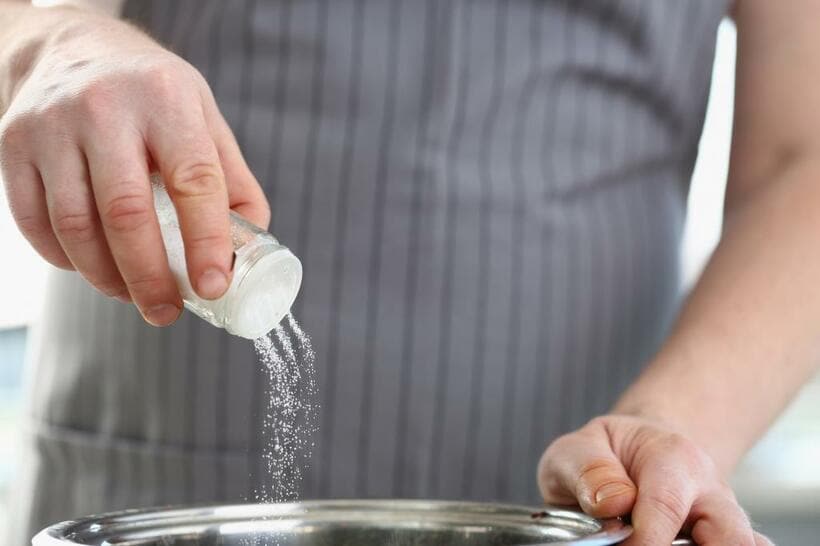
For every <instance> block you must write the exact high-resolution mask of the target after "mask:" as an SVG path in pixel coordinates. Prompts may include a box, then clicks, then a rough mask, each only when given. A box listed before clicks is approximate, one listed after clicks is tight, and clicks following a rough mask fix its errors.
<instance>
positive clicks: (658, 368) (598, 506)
mask: <svg viewBox="0 0 820 546" xmlns="http://www.w3.org/2000/svg"><path fill="white" fill-rule="evenodd" d="M734 10H735V11H734V14H733V15H734V17H735V19H736V22H737V25H738V38H739V43H738V56H739V57H738V69H737V70H738V73H737V98H736V116H735V117H736V119H735V132H734V139H733V146H732V159H731V167H730V175H729V185H728V190H727V196H726V205H725V209H726V215H725V227H724V234H723V238H722V240H721V243H720V245H719V246H718V249H717V250H716V252H715V254H714V256H713V258H712V260H711V261H710V263H709V265H708V267H707V268H706V271H705V272H704V275H703V277H702V278H701V280H700V281H699V283H698V285H697V286H696V288H695V289H694V291H693V292H692V294H691V295H690V297H689V298H688V301H687V303H686V305H685V306H684V309H683V310H682V313H681V315H680V317H679V319H678V321H677V324H676V326H675V328H674V329H673V332H672V333H671V335H670V337H669V339H668V340H667V342H666V343H665V345H664V346H663V348H662V349H661V350H660V351H659V353H658V354H657V356H656V357H655V358H654V359H653V361H652V362H651V363H650V365H649V366H648V368H647V369H646V371H645V373H644V374H642V375H641V377H640V378H639V379H638V380H637V381H636V383H635V384H634V385H632V387H630V388H629V389H628V390H627V392H626V393H624V395H623V396H622V398H621V399H620V401H619V402H618V403H617V404H616V406H615V407H614V408H613V409H612V411H611V413H610V414H609V415H605V416H602V417H598V418H596V419H594V420H592V421H591V422H590V423H589V424H587V425H586V426H584V427H583V428H581V429H580V430H578V431H575V432H572V433H570V434H567V435H565V436H563V437H561V438H559V439H558V440H556V441H555V442H554V443H552V444H551V445H550V446H549V447H548V448H547V449H546V451H545V453H544V455H543V457H542V459H541V461H540V464H539V466H538V477H537V479H538V484H539V487H540V489H541V492H542V494H543V496H544V500H545V501H546V502H549V503H556V504H574V503H578V504H580V506H581V507H582V508H583V509H584V510H585V511H586V512H588V513H590V514H593V515H595V516H600V517H610V516H616V515H622V514H627V513H631V514H632V521H633V524H634V527H635V534H634V535H633V537H631V539H630V540H629V542H628V543H627V544H629V545H631V546H638V545H641V546H644V545H645V546H650V545H651V546H657V545H659V544H669V543H671V542H672V540H673V538H674V536H675V535H676V534H677V532H678V531H679V530H680V529H681V528H684V529H687V530H689V531H690V532H691V534H692V536H693V537H694V538H695V540H696V541H697V542H698V543H699V544H701V545H707V546H712V545H715V546H716V545H727V544H731V545H744V546H745V545H753V544H756V545H763V544H769V541H768V540H767V539H765V538H764V537H762V536H761V535H759V534H757V533H755V532H754V531H753V530H752V528H751V525H750V523H749V520H748V518H747V517H746V515H745V514H744V513H743V511H742V510H741V508H740V507H739V506H738V504H737V501H736V499H735V498H734V495H733V494H732V491H731V489H730V488H729V486H728V485H727V482H726V478H727V476H728V475H729V474H730V473H731V471H732V469H733V468H734V466H735V465H736V463H737V461H738V460H739V459H740V457H741V456H742V455H743V453H745V452H746V451H747V450H748V448H749V447H750V446H751V445H752V444H753V443H754V442H755V440H756V439H757V438H758V437H759V436H760V435H761V434H762V433H763V432H764V431H765V429H766V428H767V427H768V426H769V424H770V423H771V421H772V420H773V419H774V418H775V417H776V416H777V415H778V414H779V413H780V412H781V411H782V409H783V408H784V407H785V405H786V404H787V403H788V401H789V400H790V399H791V398H792V397H793V396H794V394H795V393H796V391H797V390H798V389H799V388H800V386H801V385H803V384H804V383H805V382H806V381H808V380H809V378H810V377H811V376H812V375H813V373H814V372H815V370H816V367H817V362H816V360H817V356H816V355H818V354H820V336H818V335H817V331H816V326H815V325H816V324H820V289H818V288H817V282H816V281H817V279H818V278H820V255H818V253H817V252H816V249H817V248H820V185H818V184H817V183H816V180H817V179H818V178H820V160H818V151H819V150H820V142H818V137H817V136H816V133H817V131H816V127H818V126H820V119H815V118H818V117H820V91H818V89H819V88H818V85H817V84H818V81H817V79H818V77H819V76H820V58H818V57H817V56H816V55H815V51H816V49H817V45H818V44H817V41H818V38H816V37H815V36H817V33H816V31H815V29H814V28H813V27H814V25H813V21H817V20H818V18H820V6H818V5H816V4H814V3H813V2H809V1H808V0H794V1H793V2H789V3H785V4H784V3H780V2H771V1H770V0H739V1H738V2H737V4H736V5H735V7H734ZM0 112H4V114H3V117H2V118H0V167H2V175H3V178H4V181H5V187H6V192H7V194H8V198H9V203H10V205H11V208H12V213H13V214H14V217H15V220H16V221H17V224H18V226H19V227H20V229H21V231H22V232H23V234H24V235H25V236H26V237H27V238H28V240H29V241H30V242H31V244H32V245H33V246H34V248H35V249H36V250H37V251H38V252H39V253H40V254H41V255H42V256H43V257H44V258H45V259H46V260H48V261H49V262H51V263H52V264H54V265H56V266H58V267H63V268H69V269H71V268H73V269H77V270H78V271H79V272H80V273H81V274H82V275H83V276H84V277H85V278H86V279H88V281H89V282H90V283H91V284H93V285H94V286H96V287H97V288H98V289H100V290H101V291H102V292H103V293H105V294H108V295H111V296H115V297H119V298H121V299H125V300H133V301H134V302H135V303H136V305H137V306H138V307H139V308H140V310H141V311H142V313H143V315H144V316H145V317H146V319H147V320H149V322H151V323H153V324H157V325H163V324H167V323H169V322H171V321H173V320H174V319H175V318H176V316H177V315H178V313H179V310H180V300H179V294H178V293H177V290H176V287H175V284H174V281H173V279H172V277H171V274H170V272H169V271H168V267H167V263H166V261H165V256H164V251H163V249H162V245H161V240H160V236H159V227H158V225H157V221H156V218H155V216H154V212H153V208H152V206H151V193H150V188H149V185H148V173H149V171H150V170H151V169H154V168H157V169H159V170H160V171H161V173H162V174H163V176H164V178H165V180H166V184H167V185H168V188H169V193H170V195H171V197H172V199H173V200H174V202H175V204H176V207H177V209H178V212H179V216H180V218H181V224H182V232H183V238H184V240H185V246H186V258H187V260H188V264H189V273H190V276H191V279H192V284H193V286H194V287H195V288H196V290H197V292H198V293H199V294H200V295H202V296H204V297H217V296H219V295H220V294H221V293H222V292H223V291H224V289H225V287H226V286H227V284H226V281H227V279H228V277H229V275H230V255H231V252H230V250H231V249H230V241H229V238H228V209H229V207H230V208H233V209H234V210H237V211H238V212H239V213H240V214H243V215H244V216H246V217H248V218H250V219H251V220H253V221H255V222H256V223H258V224H259V225H266V224H267V222H268V219H269V213H268V208H267V203H266V202H265V199H264V196H263V194H262V192H261V190H260V188H259V186H258V184H257V182H256V181H255V179H254V178H253V175H251V173H250V172H249V171H248V168H247V166H246V165H245V162H244V160H243V159H242V156H241V153H240V152H239V150H238V147H237V145H236V142H235V140H234V138H233V136H232V135H231V132H230V130H229V129H228V127H227V125H226V124H225V122H224V120H223V118H222V116H221V115H220V114H219V112H218V109H217V107H216V105H215V103H214V100H213V97H212V95H211V92H210V90H209V89H208V86H207V84H206V83H205V82H204V80H203V79H202V77H201V76H200V75H199V74H198V73H197V72H196V70H195V69H193V68H192V67H191V66H190V65H188V64H187V63H186V62H185V61H183V60H182V59H180V58H178V57H176V56H175V55H173V54H172V53H170V52H168V51H167V50H165V49H163V48H162V47H161V46H159V45H158V44H156V43H155V42H153V41H152V40H150V39H149V38H148V37H146V36H144V35H143V34H141V33H140V32H138V31H137V30H135V29H133V28H132V27H130V26H128V25H126V24H124V23H121V22H117V21H114V20H111V19H109V18H105V17H102V16H96V15H91V14H88V13H85V12H82V11H79V10H71V9H49V10H36V11H35V10H34V9H32V8H30V7H27V6H25V5H21V4H17V3H13V2H0ZM209 270H215V271H216V276H211V279H212V280H211V281H207V282H204V281H203V276H204V275H205V273H206V272H207V271H209ZM220 276H222V278H223V280H222V282H219V277H220ZM160 306H170V308H169V307H164V308H163V307H160Z"/></svg>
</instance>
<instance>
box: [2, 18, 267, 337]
mask: <svg viewBox="0 0 820 546" xmlns="http://www.w3.org/2000/svg"><path fill="white" fill-rule="evenodd" d="M65 18H66V19H68V20H69V24H67V25H66V26H65V27H63V28H62V30H61V31H60V32H59V34H58V36H57V37H56V38H55V37H52V38H51V39H49V40H44V43H45V45H44V46H43V48H42V50H41V51H40V53H39V55H38V56H37V58H36V60H34V61H33V62H32V65H31V68H30V70H29V73H28V74H27V77H26V78H25V79H24V80H22V79H21V81H20V82H17V86H16V87H17V89H16V92H15V93H14V95H13V97H12V98H11V100H10V102H9V105H8V109H7V111H6V112H5V114H4V115H3V117H2V118H0V174H2V178H3V180H4V184H5V188H6V193H7V196H8V201H9V205H10V208H11V212H12V215H13V216H14V219H15V222H16V223H17V226H18V227H19V228H20V231H21V232H22V233H23V235H24V236H25V237H26V239H28V241H29V242H30V243H31V245H32V246H33V247H34V248H35V249H36V250H37V252H38V253H39V254H40V255H42V256H43V257H44V258H45V259H46V260H48V261H49V262H50V263H52V264H53V265H55V266H57V267H60V268H63V269H76V270H77V271H78V272H79V273H81V274H82V275H83V277H85V279H87V280H88V282H90V283H91V284H92V285H94V286H95V287H96V288H97V289H98V290H100V291H101V292H103V293H104V294H107V295H109V296H112V297H116V298H118V299H120V300H122V301H133V302H134V303H135V304H136V305H137V306H138V307H139V309H140V312H141V313H142V315H143V317H145V319H146V320H147V321H148V322H150V323H151V324H154V325H156V326H164V325H167V324H170V323H172V322H173V321H174V320H176V318H177V317H178V316H179V313H180V312H181V309H182V302H181V298H180V295H179V291H178V289H177V285H176V282H175V281H174V278H173V276H172V274H171V271H170V269H169V266H168V261H167V257H166V255H165V249H164V246H163V242H162V238H161V234H160V228H159V224H158V221H157V218H156V214H155V212H154V207H153V196H152V190H151V186H150V183H149V173H150V172H152V171H153V170H157V171H159V172H160V173H161V175H162V176H163V178H164V180H165V184H166V187H167V189H168V193H169V195H170V196H171V199H172V200H173V202H174V205H175V207H176V209H177V213H178V216H179V221H180V229H181V232H182V237H183V241H184V244H185V257H186V261H187V263H188V274H189V276H190V279H191V285H192V286H193V287H194V289H195V290H196V292H197V293H198V294H199V295H200V296H201V297H203V298H207V299H214V298H217V297H219V296H221V295H222V294H223V293H224V292H225V290H226V289H227V287H228V285H229V283H230V279H231V274H232V272H231V265H232V253H233V247H232V244H231V239H230V225H229V209H233V210H236V211H237V212H238V213H239V214H241V215H242V216H244V217H246V218H248V219H249V220H250V221H252V222H254V223H256V224H258V225H260V226H263V227H265V226H267V223H268V221H269V219H270V213H269V209H268V204H267V201H266V200H265V197H264V193H263V192H262V189H261V188H260V187H259V184H258V183H257V181H256V179H255V178H254V176H253V175H252V174H251V172H250V170H249V169H248V166H247V165H246V163H245V161H244V159H243V157H242V154H241V152H240V150H239V147H238V145H237V143H236V140H235V138H234V136H233V134H232V132H231V130H230V129H229V127H228V125H227V123H226V122H225V120H224V118H223V117H222V115H221V114H220V112H219V110H218V108H217V105H216V102H215V101H214V98H213V95H212V93H211V91H210V89H209V87H208V84H207V83H206V82H205V80H204V78H203V77H202V76H201V75H200V74H199V72H198V71H197V70H196V69H195V68H194V67H192V66H191V65H190V64H188V63H187V62H185V61H184V60H183V59H181V58H179V57H178V56H176V55H174V54H173V53H171V52H169V51H168V50H166V49H164V48H163V47H161V46H160V45H159V44H157V43H156V42H154V41H153V40H151V39H150V38H148V37H147V36H145V35H144V34H142V33H141V32H139V31H137V30H136V29H134V28H132V27H130V26H129V25H127V24H125V23H121V22H118V21H113V20H110V19H107V18H105V19H104V18H102V17H98V16H92V15H89V14H84V13H82V12H80V11H77V10H65ZM226 180H229V181H230V183H229V184H226Z"/></svg>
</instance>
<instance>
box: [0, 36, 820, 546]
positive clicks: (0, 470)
mask: <svg viewBox="0 0 820 546" xmlns="http://www.w3.org/2000/svg"><path fill="white" fill-rule="evenodd" d="M734 63H735V30H734V26H733V25H732V24H731V23H730V22H724V23H723V24H722V25H721V26H720V29H719V30H718V47H717V53H716V55H715V64H714V73H713V80H712V90H711V95H710V99H709V108H708V111H707V115H706V126H705V129H704V133H703V136H702V138H701V142H700V153H699V156H698V162H697V165H696V167H695V171H694V176H693V180H692V189H691V193H690V197H689V212H688V217H687V224H686V228H685V233H684V244H683V247H682V260H681V267H682V268H683V278H684V287H683V289H688V288H689V287H690V286H691V285H692V283H693V282H694V281H695V280H696V279H697V277H698V275H699V273H700V271H701V269H702V267H703V264H704V263H705V261H706V260H707V259H708V257H709V255H710V254H711V252H712V250H713V249H714V247H715V244H716V243H717V240H718V237H719V234H720V227H721V215H722V202H723V192H724V188H725V181H726V172H727V167H728V158H729V139H730V136H731V122H732V97H733V88H734ZM0 199H2V204H1V205H0V248H2V249H3V253H4V255H5V256H6V257H7V260H9V261H7V262H6V263H7V264H9V263H12V264H13V266H9V265H7V266H6V267H4V268H0V301H1V302H2V305H0V529H2V528H4V526H5V523H6V518H7V517H8V516H7V513H6V507H7V506H8V504H9V503H11V502H14V500H13V499H11V498H9V496H8V487H9V483H10V479H11V476H12V473H13V472H14V468H15V457H16V449H15V446H16V443H17V436H16V431H17V429H18V427H20V426H24V420H23V415H22V399H23V393H22V388H23V363H24V360H25V353H26V349H25V347H26V330H27V327H28V325H29V324H31V323H32V321H34V320H36V317H37V315H38V314H39V313H40V312H42V309H41V303H42V293H43V287H44V281H45V276H46V271H47V269H46V267H47V266H46V265H45V264H44V262H43V261H42V260H41V259H40V258H39V257H38V256H37V255H36V254H34V252H33V251H32V250H31V249H30V247H29V246H28V244H27V243H26V242H25V241H24V240H23V238H22V237H21V236H20V235H19V233H18V232H17V229H16V228H15V226H14V223H13V222H12V220H11V218H10V215H9V213H8V208H7V206H6V203H5V200H4V198H0ZM818 462H820V379H819V380H816V381H815V382H814V383H813V384H810V385H808V386H807V387H806V388H805V389H804V391H803V393H802V394H801V395H800V396H799V397H798V399H797V400H796V401H795V402H794V404H792V406H791V407H790V408H789V410H788V411H787V412H786V413H785V414H784V415H783V416H782V418H781V419H780V420H779V421H778V422H777V424H776V425H775V426H774V427H773V428H772V430H771V431H770V432H769V434H768V435H767V436H766V437H765V438H764V439H763V440H762V441H761V442H760V443H759V444H758V445H757V447H756V448H755V449H754V450H753V451H752V452H751V453H750V454H749V455H748V457H747V458H746V460H745V461H744V463H743V464H742V466H741V467H740V469H739V470H738V472H737V474H736V475H735V478H734V485H735V487H736V490H737V492H738V496H739V497H740V499H741V502H742V504H743V505H744V506H745V507H746V509H747V510H748V511H749V512H750V513H751V515H752V517H753V519H754V520H755V521H756V522H757V523H758V526H759V527H760V529H761V530H762V531H763V532H764V533H766V534H768V535H770V536H771V537H772V538H773V539H774V540H775V542H776V543H777V544H779V545H781V546H791V545H804V544H817V542H818V537H820V464H818ZM78 515H80V514H78Z"/></svg>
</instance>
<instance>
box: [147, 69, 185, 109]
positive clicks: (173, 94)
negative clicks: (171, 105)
mask: <svg viewBox="0 0 820 546" xmlns="http://www.w3.org/2000/svg"><path fill="white" fill-rule="evenodd" d="M180 73H181V70H180V67H179V65H178V63H176V62H171V61H160V62H154V63H152V64H151V65H149V66H148V67H146V69H145V72H144V75H145V79H144V81H146V82H148V83H147V85H148V88H149V89H150V91H151V94H152V95H153V96H154V97H156V98H159V99H162V100H164V101H168V100H175V99H177V98H179V97H180V96H181V93H182V89H183V85H182V82H181V81H180Z"/></svg>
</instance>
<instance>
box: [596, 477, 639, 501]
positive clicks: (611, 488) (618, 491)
mask: <svg viewBox="0 0 820 546" xmlns="http://www.w3.org/2000/svg"><path fill="white" fill-rule="evenodd" d="M631 492H632V488H631V487H629V486H628V485H626V484H623V483H617V482H616V483H608V484H606V485H604V486H603V487H601V488H599V489H598V491H596V493H595V504H599V503H601V502H603V501H605V500H607V499H611V498H613V497H617V496H620V495H626V494H628V493H631Z"/></svg>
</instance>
